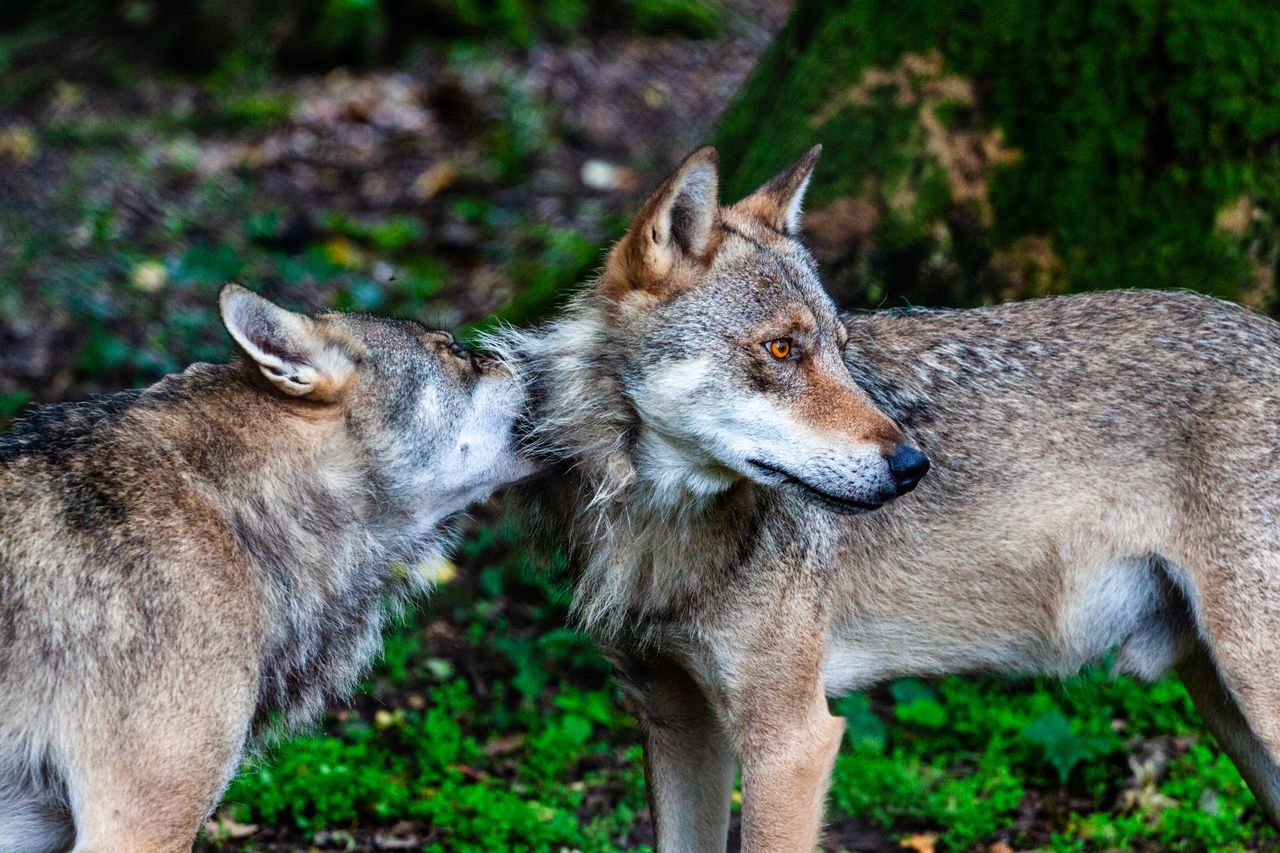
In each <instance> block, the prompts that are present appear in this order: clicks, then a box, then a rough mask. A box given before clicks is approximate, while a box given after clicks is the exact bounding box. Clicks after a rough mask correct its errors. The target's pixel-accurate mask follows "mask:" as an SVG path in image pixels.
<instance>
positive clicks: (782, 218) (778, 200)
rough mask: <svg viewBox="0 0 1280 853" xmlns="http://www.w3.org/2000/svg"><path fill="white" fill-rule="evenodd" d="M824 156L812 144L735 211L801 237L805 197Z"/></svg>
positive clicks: (818, 146)
mask: <svg viewBox="0 0 1280 853" xmlns="http://www.w3.org/2000/svg"><path fill="white" fill-rule="evenodd" d="M821 155H822V146H821V145H815V146H813V147H812V148H810V149H809V151H808V153H806V154H805V155H804V156H803V157H801V158H800V159H799V160H797V161H796V162H795V163H793V164H791V166H790V167H788V168H786V169H784V170H783V171H781V172H779V173H778V174H776V175H774V176H773V177H772V178H770V179H769V180H768V181H765V183H763V184H762V185H761V186H760V188H759V189H757V190H756V191H755V192H753V193H752V194H751V195H749V196H747V197H746V198H744V199H743V200H742V201H740V202H738V203H737V204H735V205H734V206H733V209H734V211H736V212H738V213H739V214H741V215H744V216H746V217H747V218H749V219H754V220H756V221H758V222H762V223H763V224H764V225H765V226H767V227H768V228H771V229H773V230H774V231H777V232H779V233H781V234H786V235H787V236H788V237H798V236H799V235H800V220H801V215H802V213H803V205H804V196H805V193H806V192H807V191H808V189H809V179H810V178H812V177H813V170H814V168H815V167H816V166H817V165H818V158H819V157H820V156H821Z"/></svg>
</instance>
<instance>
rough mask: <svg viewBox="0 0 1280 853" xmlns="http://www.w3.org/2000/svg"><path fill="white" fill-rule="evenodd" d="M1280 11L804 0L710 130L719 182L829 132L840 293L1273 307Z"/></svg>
mask: <svg viewBox="0 0 1280 853" xmlns="http://www.w3.org/2000/svg"><path fill="white" fill-rule="evenodd" d="M1277 45H1280V6H1276V5H1273V4H1263V3H1255V2H1246V0H1095V1H1094V2H1089V0H1085V2H1081V0H1038V2H1027V0H951V2H945V3H943V2H935V0H896V2H893V3H878V2H871V1H870V0H857V2H850V0H844V1H843V2H824V0H800V3H799V5H798V6H797V8H796V10H795V12H794V14H793V17H792V19H791V21H790V22H789V23H788V25H787V26H786V28H785V29H784V30H783V32H782V33H781V34H780V35H779V37H778V39H777V41H776V43H775V44H774V45H773V46H772V48H771V49H770V51H769V52H768V53H767V54H766V56H765V57H764V59H763V60H762V61H761V63H760V65H759V67H758V68H757V69H756V71H755V72H754V74H753V75H752V77H751V79H750V80H749V81H748V82H747V84H746V86H745V87H744V88H743V90H742V92H741V93H740V94H739V96H738V98H737V99H736V101H735V102H734V103H733V104H732V105H731V106H730V108H729V110H728V111H727V113H726V115H725V116H724V118H723V119H722V120H721V123H720V126H719V129H718V132H717V140H716V142H717V144H718V145H719V147H720V151H721V158H722V163H723V169H724V172H725V176H726V186H725V192H724V194H725V197H726V198H732V197H733V195H735V194H742V193H745V192H748V191H749V190H750V189H751V188H752V187H753V186H754V184H755V183H757V182H759V181H761V180H763V179H765V178H766V177H768V176H769V175H770V174H772V173H773V172H775V171H777V170H778V169H780V168H782V167H783V166H784V165H786V164H787V163H788V162H789V161H790V160H792V159H794V158H795V157H798V156H799V155H800V154H801V153H803V151H804V150H805V149H807V148H808V147H809V146H810V145H812V144H813V143H814V142H821V143H823V145H824V146H825V152H824V155H823V160H822V162H821V163H820V164H819V166H818V170H817V172H816V174H815V177H814V183H813V187H812V190H811V192H810V201H809V205H808V210H809V214H808V215H807V218H806V229H807V231H808V233H809V237H810V240H811V243H812V245H813V246H814V249H815V252H816V253H817V254H818V255H819V257H820V259H821V260H822V262H823V264H824V266H825V267H826V271H827V274H828V278H829V283H830V284H831V286H832V288H833V290H834V291H835V292H836V294H837V296H838V297H839V298H840V299H841V300H842V301H844V302H845V303H846V304H850V305H864V306H866V305H878V304H902V303H904V302H911V303H913V304H925V305H977V304H982V303H986V302H992V301H996V300H1001V299H1016V298H1025V297H1029V296H1037V295H1044V294H1050V293H1060V292H1069V291H1078V290H1090V289H1102V288H1117V287H1183V288H1192V289H1195V290H1200V291H1205V292H1209V293H1213V294H1217V295H1219V296H1224V297H1228V298H1233V299H1237V300H1240V301H1243V302H1245V303H1247V304H1251V305H1253V306H1255V307H1259V308H1262V309H1264V310H1274V309H1275V308H1276V307H1277V303H1276V295H1275V291H1276V288H1275V282H1276V273H1277V254H1278V252H1277V246H1278V245H1280V240H1278V239H1277V223H1278V222H1280V49H1277V47H1276V46H1277Z"/></svg>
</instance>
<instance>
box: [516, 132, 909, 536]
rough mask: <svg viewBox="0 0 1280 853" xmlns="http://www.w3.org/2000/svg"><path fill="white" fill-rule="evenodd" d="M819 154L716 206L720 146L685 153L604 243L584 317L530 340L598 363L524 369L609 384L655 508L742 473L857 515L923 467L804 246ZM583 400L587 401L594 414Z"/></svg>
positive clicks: (555, 378)
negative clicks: (808, 194) (886, 410)
mask: <svg viewBox="0 0 1280 853" xmlns="http://www.w3.org/2000/svg"><path fill="white" fill-rule="evenodd" d="M818 153H819V149H817V148H815V149H813V150H812V151H810V152H809V154H808V155H807V156H805V157H804V158H803V159H802V160H800V161H799V162H798V163H796V164H795V165H794V166H792V167H791V168H790V169H788V170H787V171H785V172H783V173H781V174H779V175H778V176H777V177H775V178H773V179H772V180H771V181H769V182H768V183H766V184H765V185H763V186H762V187H761V188H760V189H759V190H757V191H756V192H755V193H753V194H752V195H751V196H749V197H747V198H746V199H743V200H742V201H739V202H738V203H737V204H734V205H733V206H731V207H727V208H722V207H720V204H719V201H718V198H717V187H718V172H717V162H716V154H715V151H714V150H713V149H711V148H703V149H700V150H698V151H696V152H694V153H693V154H691V155H690V156H689V157H688V158H686V159H685V161H684V162H683V163H682V164H681V165H680V166H679V168H678V169H677V170H676V171H675V173H674V174H673V175H672V176H671V177H670V178H669V179H668V180H667V181H666V182H665V183H664V184H663V185H662V186H661V187H659V188H658V190H657V191H656V192H655V193H654V194H653V195H652V196H650V198H649V199H648V201H646V202H645V204H644V206H643V207H642V208H641V209H640V211H639V213H638V214H637V216H636V218H635V221H634V222H633V224H632V226H631V228H630V230H629V231H628V232H627V234H626V236H624V237H623V238H622V239H621V240H620V241H619V242H618V243H617V244H616V245H615V246H614V247H613V249H612V250H611V252H610V253H609V256H608V260H607V261H606V264H605V267H604V270H603V272H602V274H601V276H600V278H599V279H598V281H597V282H596V284H595V286H594V288H593V289H592V290H591V291H590V292H588V293H586V294H584V295H583V297H582V299H581V301H580V303H579V307H578V309H577V312H576V315H577V319H576V320H575V319H573V317H574V313H575V312H572V311H571V314H570V319H569V320H568V321H567V322H564V323H562V324H560V327H559V333H558V334H552V335H550V336H547V337H545V338H541V339H538V340H535V341H533V342H532V346H533V348H534V350H535V351H536V350H537V349H539V348H545V347H547V346H552V347H560V348H568V349H580V350H581V351H582V352H583V353H584V354H585V353H593V354H594V355H590V356H587V355H584V356H582V357H578V358H577V361H576V363H567V362H573V359H574V358H575V356H573V355H572V354H571V353H563V354H558V353H554V352H552V353H546V352H544V353H542V355H543V357H542V358H541V359H539V358H538V357H537V356H536V355H535V356H534V358H533V360H534V361H538V360H540V361H541V362H543V363H544V365H545V364H554V363H556V361H557V359H559V362H560V366H559V368H555V367H551V368H547V367H545V366H544V367H543V368H541V369H542V371H543V372H544V374H545V375H544V377H543V381H544V383H550V384H556V383H561V384H567V383H572V382H574V381H577V380H576V378H575V376H573V375H570V374H575V373H582V374H586V373H590V374H592V375H594V376H595V377H596V380H597V381H596V385H597V387H600V386H603V385H609V386H611V387H612V388H614V389H615V390H616V391H617V393H618V396H619V398H620V401H621V402H622V403H623V404H624V405H625V407H626V408H627V409H628V410H629V411H630V413H631V415H632V416H633V417H634V421H635V423H634V424H632V425H630V426H629V427H628V429H627V431H626V432H627V436H626V438H625V439H624V441H625V442H626V443H627V444H628V445H629V447H628V448H627V451H628V455H629V458H630V461H631V463H632V464H633V465H634V475H635V476H637V477H639V478H640V479H642V480H645V481H647V482H648V483H649V484H650V485H651V486H652V487H653V489H654V494H655V497H656V499H657V500H658V501H659V502H663V501H664V499H665V498H670V499H672V500H673V501H676V500H678V498H679V495H682V494H683V495H688V494H689V493H693V494H694V495H712V494H716V493H719V492H721V491H724V490H726V489H728V488H729V487H730V486H732V485H733V484H734V483H735V482H737V481H740V480H742V479H743V478H746V479H749V480H751V481H754V482H756V483H758V484H761V485H764V486H767V487H779V488H785V489H790V490H794V491H795V492H798V493H800V494H802V495H804V496H805V497H807V498H809V499H812V500H815V501H818V502H821V503H823V504H825V505H827V506H830V507H833V508H835V509H839V510H846V511H862V510H869V509H874V508H876V507H878V506H880V505H882V504H884V503H885V502H887V501H889V500H892V499H893V498H895V497H897V496H899V495H901V494H903V493H905V492H907V491H910V490H911V489H912V488H914V487H915V485H916V483H917V482H919V480H920V478H921V477H923V476H924V474H925V471H926V470H927V469H928V464H929V463H928V460H927V459H926V458H925V456H924V455H923V454H922V453H921V452H920V451H919V450H917V449H916V448H915V447H913V446H911V445H910V444H909V443H907V442H906V441H905V440H904V437H903V433H902V431H901V430H900V429H899V427H898V426H897V425H896V424H895V423H894V422H893V421H892V420H890V419H889V418H888V417H887V416H886V415H885V414H883V413H882V412H881V411H879V410H878V409H877V408H876V407H875V406H874V405H873V404H872V402H871V401H870V399H869V398H868V396H867V395H866V393H864V392H863V391H862V390H861V389H860V388H859V387H858V386H857V385H856V384H855V383H854V381H853V379H852V377H851V375H850V372H849V370H848V368H847V367H846V366H845V362H844V351H845V344H846V342H847V333H846V330H845V328H844V326H843V324H842V323H841V321H840V318H839V317H838V315H837V313H836V309H835V306H834V305H833V304H832V302H831V299H830V298H829V297H828V296H827V294H826V292H825V291H824V290H823V288H822V285H821V282H820V281H819V278H818V273H817V271H816V269H815V264H814V261H813V258H812V256H811V255H810V253H809V252H808V250H807V249H806V248H805V246H804V244H803V243H802V242H801V241H800V239H799V220H800V206H801V201H802V199H803V197H804V192H805V188H806V186H807V184H808V182H809V177H810V174H811V173H812V171H813V167H814V165H815V163H816V161H817V157H818ZM575 336H576V339H575ZM566 360H567V362H566ZM589 395H590V391H587V390H584V391H583V393H582V395H581V396H582V397H583V399H582V400H581V405H583V406H592V405H596V403H595V402H594V401H593V400H591V399H590V396H589ZM553 418H554V413H553ZM553 426H554V424H553ZM546 438H547V436H544V439H546ZM549 438H550V443H552V444H554V443H555V441H556V437H555V436H554V435H552V436H549Z"/></svg>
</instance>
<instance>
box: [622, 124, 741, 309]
mask: <svg viewBox="0 0 1280 853" xmlns="http://www.w3.org/2000/svg"><path fill="white" fill-rule="evenodd" d="M719 190H720V174H719V167H718V158H717V156H716V150H715V149H714V148H711V147H710V146H708V147H705V148H699V149H698V150H697V151H695V152H693V153H692V154H690V155H689V156H688V157H686V158H685V159H684V162H682V163H681V164H680V165H679V167H678V168H677V169H676V171H675V173H674V174H672V176H671V177H669V178H667V180H666V181H665V182H664V183H663V184H662V186H660V187H658V189H657V190H656V191H655V192H654V194H653V195H651V196H650V197H649V199H648V201H646V202H645V203H644V205H643V206H642V207H641V208H640V212H639V213H637V214H636V218H635V220H634V221H633V222H632V223H631V229H630V230H629V231H628V232H627V235H626V237H624V238H623V239H622V241H621V242H620V243H619V244H618V248H619V250H620V251H619V253H618V254H619V257H620V259H621V260H622V262H623V269H622V270H620V272H621V274H622V276H623V279H624V280H625V282H626V285H627V286H628V287H631V288H640V289H644V290H651V291H652V290H659V289H662V285H663V284H664V283H665V282H667V280H668V278H669V277H670V275H671V273H672V271H673V270H675V269H676V268H677V267H678V266H679V265H680V264H681V262H682V261H686V260H697V259H701V258H702V257H703V255H704V254H705V253H706V251H707V247H708V245H709V244H710V242H711V235H712V231H713V229H714V228H715V224H716V221H717V218H718V217H719V215H720V201H719Z"/></svg>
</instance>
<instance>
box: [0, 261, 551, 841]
mask: <svg viewBox="0 0 1280 853" xmlns="http://www.w3.org/2000/svg"><path fill="white" fill-rule="evenodd" d="M219 302H220V307H221V315H222V320H223V323H224V325H225V326H226V329H227V331H228V332H230V334H231V337H232V338H233V339H234V341H235V343H236V345H237V347H238V349H239V356H238V358H237V360H236V361H235V362H233V363H230V364H220V365H211V364H196V365H193V366H191V367H189V368H188V369H187V370H186V371H184V372H183V373H181V374H176V375H172V376H168V377H166V378H165V379H163V380H161V381H160V382H158V383H157V384H155V385H153V386H151V387H150V388H147V389H145V390H141V391H128V392H123V393H118V394H111V395H109V396H105V397H102V398H99V399H96V400H93V401H90V402H83V403H74V404H69V405H57V406H47V407H44V408H41V409H37V410H36V411H35V412H34V413H33V414H31V415H30V416H29V417H27V418H26V419H25V420H23V421H22V422H20V423H19V424H18V425H17V427H16V428H15V431H14V432H13V434H12V435H10V436H8V437H7V438H4V439H0V707H2V708H4V711H5V713H4V714H3V715H0V850H3V851H6V853H16V851H43V850H57V849H66V848H67V847H68V846H71V845H74V848H73V849H74V850H75V851H77V853H89V851H93V852H94V853H121V852H122V851H138V853H143V851H146V852H147V853H150V852H151V851H175V850H186V849H190V848H191V845H192V842H193V840H194V839H195V836H196V832H197V830H198V829H199V827H200V825H201V823H202V822H203V821H204V819H205V818H206V816H207V815H208V814H209V813H210V811H211V810H212V808H213V807H214V806H215V805H216V803H217V801H218V798H219V796H220V795H221V793H222V791H223V790H224V789H225V787H226V785H227V783H228V781H229V780H230V779H231V777H232V774H233V773H234V772H235V771H236V768H237V767H238V765H239V763H240V761H241V758H242V756H243V755H244V754H245V750H246V748H249V747H251V746H252V745H253V744H254V743H256V742H258V741H259V740H260V739H261V738H262V737H264V736H265V735H266V734H268V733H270V732H272V731H276V730H278V729H279V727H281V726H293V725H299V724H302V723H305V722H307V721H310V720H312V719H313V718H314V717H315V716H316V715H317V714H318V712H319V711H320V710H321V709H323V708H324V707H325V706H326V704H327V703H330V702H332V701H335V700H339V699H342V698H343V697H345V696H346V695H347V694H348V692H349V690H350V689H351V687H352V686H353V685H354V682H355V680H356V679H357V677H358V676H359V674H360V673H361V671H362V669H363V668H364V667H365V665H366V664H367V663H368V662H369V661H370V659H371V658H372V657H373V655H374V654H375V653H376V652H377V650H378V648H379V647H380V640H379V629H380V627H381V625H382V623H383V620H384V616H385V614H386V613H387V610H388V608H387V607H386V606H384V603H385V602H387V601H388V600H391V601H392V602H394V601H398V600H400V599H403V597H404V596H405V595H406V594H407V593H409V592H411V591H413V590H414V589H416V588H420V587H422V586H424V585H425V583H426V582H425V581H423V580H422V579H421V578H420V573H419V572H417V571H415V570H412V569H409V568H408V567H409V566H411V565H416V564H417V562H418V561H422V560H431V559H437V558H438V556H439V555H441V554H442V552H443V549H444V548H445V547H447V545H448V544H449V541H450V527H451V522H450V520H451V519H452V518H453V517H454V516H456V515H457V514H458V513H459V512H460V511H461V510H463V509H464V508H465V507H466V506H467V505H468V504H470V503H472V502H473V501H476V500H479V499H482V498H484V497H486V496H487V495H489V493H491V492H492V491H493V490H495V489H496V488H498V487H500V486H502V485H504V484H506V483H508V482H510V481H513V480H516V479H519V478H520V477H523V476H525V475H526V474H529V473H532V470H533V466H532V463H530V462H529V461H528V460H527V459H525V458H524V457H522V456H521V455H519V454H518V453H517V451H516V450H515V449H514V440H513V428H514V425H515V423H516V421H517V416H518V415H519V414H520V412H521V410H522V407H523V400H524V390H523V386H522V384H521V383H520V382H519V381H518V380H517V379H516V378H515V377H514V376H513V375H512V374H511V373H510V371H507V370H505V369H504V368H503V367H501V365H499V364H497V363H496V362H493V361H491V360H481V359H479V358H477V357H476V356H475V355H473V354H472V353H471V352H469V351H467V350H465V349H463V348H462V347H460V346H459V345H458V344H457V343H455V341H454V339H453V337H452V336H451V335H449V334H448V333H446V332H438V331H432V330H429V329H427V328H425V327H423V326H421V325H419V324H417V323H414V322H411V321H399V320H387V319H381V318H375V317H364V316H357V315H345V314H336V313H326V314H320V315H317V316H306V315H302V314H296V313H293V312H290V311H287V310H285V309H283V308H280V307H278V306H276V305H274V304H272V303H271V302H268V301H267V300H266V299H263V298H261V297H259V296H257V295H255V294H253V293H252V292H250V291H248V290H246V289H244V288H242V287H239V286H236V285H228V286H227V287H226V288H224V289H223V291H222V293H221V295H220V299H219ZM405 576H407V578H406V577H405Z"/></svg>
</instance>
